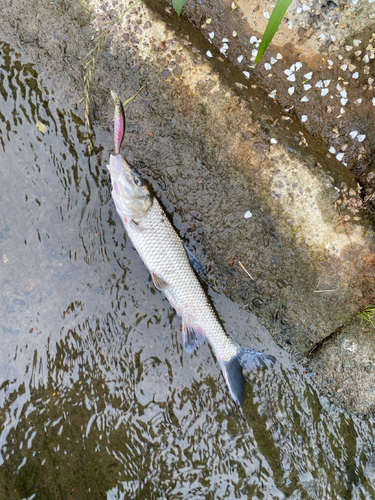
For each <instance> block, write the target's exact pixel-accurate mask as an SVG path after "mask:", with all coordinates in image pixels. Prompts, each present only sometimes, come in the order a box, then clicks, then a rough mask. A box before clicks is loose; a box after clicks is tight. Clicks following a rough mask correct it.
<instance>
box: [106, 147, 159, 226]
mask: <svg viewBox="0 0 375 500" xmlns="http://www.w3.org/2000/svg"><path fill="white" fill-rule="evenodd" d="M107 167H108V170H109V172H110V174H111V181H112V198H113V201H114V202H115V205H116V210H117V212H118V214H119V215H120V217H121V218H122V219H123V220H124V222H125V223H126V222H128V221H129V220H133V219H136V220H137V219H141V218H142V217H144V216H145V215H146V214H147V212H148V210H149V208H150V206H151V205H152V197H151V194H150V191H149V190H148V187H147V186H146V185H145V182H144V180H143V178H142V177H141V176H140V175H139V174H138V173H137V172H135V171H134V170H133V168H132V167H131V166H130V165H129V163H128V162H127V161H126V160H125V158H124V157H123V156H122V155H120V154H118V155H111V156H110V158H109V165H108V166H107Z"/></svg>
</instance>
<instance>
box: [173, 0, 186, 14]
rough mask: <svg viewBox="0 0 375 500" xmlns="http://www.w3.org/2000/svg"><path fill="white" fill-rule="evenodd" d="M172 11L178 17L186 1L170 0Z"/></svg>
mask: <svg viewBox="0 0 375 500" xmlns="http://www.w3.org/2000/svg"><path fill="white" fill-rule="evenodd" d="M172 3H173V7H174V10H175V11H176V12H177V14H178V15H180V14H181V10H182V7H183V6H184V5H185V3H186V0H172Z"/></svg>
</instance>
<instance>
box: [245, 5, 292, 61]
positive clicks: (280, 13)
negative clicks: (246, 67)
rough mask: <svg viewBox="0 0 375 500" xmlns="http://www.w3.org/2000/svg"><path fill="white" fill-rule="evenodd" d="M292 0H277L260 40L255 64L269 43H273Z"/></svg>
mask: <svg viewBox="0 0 375 500" xmlns="http://www.w3.org/2000/svg"><path fill="white" fill-rule="evenodd" d="M291 1H292V0H277V4H276V5H275V8H274V9H273V11H272V14H271V17H270V19H269V21H268V24H267V27H266V30H265V32H264V33H263V37H262V41H261V42H260V45H259V50H258V54H257V56H256V59H255V61H254V64H257V63H258V62H259V61H260V60H261V59H262V57H263V54H264V53H265V51H266V50H267V47H268V45H269V44H270V43H271V40H272V38H273V37H274V36H275V33H276V31H277V30H278V28H279V26H280V23H281V21H282V19H283V17H284V15H285V12H286V11H287V9H288V7H289V5H290V3H291Z"/></svg>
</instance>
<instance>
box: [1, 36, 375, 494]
mask: <svg viewBox="0 0 375 500" xmlns="http://www.w3.org/2000/svg"><path fill="white" fill-rule="evenodd" d="M0 49H1V57H0V68H1V69H0V93H1V106H0V109H1V113H0V142H1V146H2V150H3V151H2V161H1V167H0V168H1V175H2V179H3V182H2V183H1V184H0V221H1V222H0V223H1V227H0V254H1V267H0V279H1V292H0V293H1V303H0V329H1V330H0V331H1V336H2V337H1V338H2V348H1V351H0V498H3V497H4V498H17V499H18V498H19V499H21V498H41V499H43V498H46V499H47V498H48V499H50V498H68V497H69V496H71V497H72V498H79V499H85V498H90V499H93V498H109V499H120V498H121V499H123V498H132V499H133V498H140V499H141V498H142V499H144V498H150V499H151V498H168V499H181V498H183V499H207V498H239V499H248V498H266V499H269V498H292V499H300V498H314V499H315V498H316V499H318V498H319V499H322V498H355V499H357V498H358V499H360V498H373V497H374V495H375V492H374V482H375V472H374V471H375V469H374V466H375V458H374V457H375V455H374V446H373V439H374V435H373V434H374V433H373V421H372V420H370V419H368V420H364V421H360V420H358V419H352V418H350V417H349V416H348V415H346V414H345V413H343V412H340V411H338V410H337V409H336V408H335V407H334V406H332V405H331V404H330V403H329V402H328V400H326V399H325V398H322V397H320V398H319V397H318V396H317V395H316V393H315V391H314V389H313V388H312V387H311V386H310V384H309V382H308V380H305V378H304V374H303V373H301V371H300V370H299V369H297V368H296V367H295V366H294V365H293V364H292V363H291V362H290V360H289V358H288V357H287V356H286V355H285V354H284V353H282V352H279V349H277V347H276V346H275V345H274V344H273V342H272V340H271V338H270V336H269V334H268V332H267V331H266V330H265V329H263V328H262V327H261V326H260V325H259V324H258V322H257V320H256V319H255V317H254V316H251V315H250V314H248V313H246V312H245V311H242V310H240V306H239V305H237V304H235V303H232V302H230V301H229V300H228V299H227V298H225V297H223V296H220V295H218V294H216V293H214V292H213V291H212V290H211V291H210V294H211V297H212V300H213V302H214V304H215V306H216V308H217V310H218V313H219V315H220V317H221V318H222V319H223V320H224V321H225V322H226V325H227V328H228V331H231V332H232V333H233V334H234V335H235V337H236V339H238V341H239V342H241V343H242V344H244V345H251V346H252V347H254V348H255V349H262V348H264V346H265V345H269V351H268V352H270V353H271V354H273V355H275V356H276V357H277V358H278V359H279V360H280V364H279V366H278V368H276V369H275V370H269V371H267V372H265V373H261V374H257V375H254V374H249V375H248V377H249V380H250V382H251V384H249V385H248V392H249V394H248V397H247V400H246V403H245V406H244V407H243V409H238V408H237V407H236V405H235V404H234V403H233V401H232V400H231V398H230V396H229V394H228V391H227V389H226V386H225V383H224V381H223V378H222V375H221V373H220V369H219V367H218V365H217V363H216V361H215V359H214V358H213V356H212V354H211V352H210V349H209V347H208V346H207V345H204V346H202V348H200V350H199V351H198V353H197V354H195V355H193V356H186V355H185V354H184V353H183V351H182V348H181V338H180V319H179V318H178V317H176V315H175V314H174V312H173V311H172V310H171V308H170V306H169V304H168V303H167V301H166V300H165V299H164V297H163V295H162V294H160V293H158V292H156V291H155V289H154V287H153V285H152V282H151V280H150V277H149V275H148V272H147V271H146V270H145V268H144V266H143V265H142V264H141V262H140V260H139V257H138V256H137V254H136V253H135V251H134V250H133V248H132V246H131V245H130V244H129V242H128V240H127V239H126V237H125V235H124V231H123V228H122V225H121V223H120V221H119V220H118V218H117V216H116V213H115V209H114V206H113V204H112V201H111V199H110V192H109V180H108V174H107V172H106V170H105V168H104V165H105V162H106V159H107V158H108V155H109V150H108V149H104V150H103V151H102V152H99V153H98V154H97V156H96V157H92V158H91V159H89V158H88V157H87V156H86V155H85V144H84V143H83V142H82V137H83V122H82V120H81V119H80V117H79V112H78V111H77V110H76V109H75V108H74V106H72V104H71V103H68V102H66V101H64V100H63V98H62V96H61V95H59V93H58V91H56V93H55V92H54V91H52V90H48V85H49V84H48V82H47V83H43V82H42V81H41V79H40V78H39V77H38V75H37V74H36V73H35V71H34V69H33V67H32V65H30V64H26V63H24V62H23V61H22V59H21V57H20V56H19V55H18V54H16V53H15V52H14V51H13V50H12V48H11V47H9V45H7V44H5V43H2V44H1V46H0ZM37 122H40V123H42V124H43V125H44V126H45V127H46V131H45V133H44V134H43V132H41V131H40V129H39V128H38V126H37ZM105 140H107V139H103V141H105ZM111 141H112V135H111V134H110V135H109V136H108V142H107V144H106V145H107V146H108V148H110V147H111ZM182 230H184V228H183V226H182Z"/></svg>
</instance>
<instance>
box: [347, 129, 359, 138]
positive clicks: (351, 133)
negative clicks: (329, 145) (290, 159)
mask: <svg viewBox="0 0 375 500" xmlns="http://www.w3.org/2000/svg"><path fill="white" fill-rule="evenodd" d="M349 135H350V137H351V138H352V139H354V138H355V137H357V135H358V131H357V130H353V131H352V132H350V134H349Z"/></svg>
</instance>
